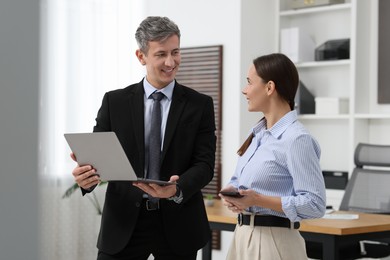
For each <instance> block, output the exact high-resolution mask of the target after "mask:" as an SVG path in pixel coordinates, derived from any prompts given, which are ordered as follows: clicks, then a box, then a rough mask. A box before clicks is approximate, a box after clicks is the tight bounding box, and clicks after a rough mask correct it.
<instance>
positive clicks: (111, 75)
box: [39, 0, 144, 260]
mask: <svg viewBox="0 0 390 260" xmlns="http://www.w3.org/2000/svg"><path fill="white" fill-rule="evenodd" d="M143 13H144V12H143V10H142V1H138V0H42V3H41V17H42V21H41V28H42V36H41V43H42V44H41V46H42V48H41V71H42V74H41V86H42V87H41V95H40V96H41V100H40V116H41V117H40V118H41V120H40V140H39V141H40V154H39V156H40V177H41V201H42V204H41V209H40V210H41V231H42V233H41V235H40V240H41V249H42V252H41V255H42V260H53V259H56V260H62V259H64V260H65V259H66V260H69V259H72V260H84V259H85V260H90V259H96V253H97V249H96V239H97V233H98V228H99V224H100V217H99V216H98V214H97V212H96V211H95V209H94V207H93V205H92V203H91V202H90V200H89V199H88V197H82V196H81V193H80V191H79V190H77V191H76V192H75V194H73V195H72V196H70V197H69V198H66V199H63V198H62V195H63V194H64V192H65V190H66V189H67V188H68V187H70V186H71V185H72V184H73V183H74V182H73V176H72V175H71V172H72V170H73V168H74V167H75V163H74V162H73V161H72V160H71V159H70V157H69V153H70V149H69V148H68V146H67V144H66V141H65V139H64V137H63V134H64V133H66V132H91V131H92V128H93V126H94V124H95V121H94V120H95V117H96V114H97V110H98V108H99V107H100V104H101V100H102V97H103V94H104V92H106V91H108V90H112V89H117V88H123V87H125V86H127V85H129V84H130V83H134V82H138V81H139V80H140V79H141V77H142V76H143V75H144V72H143V70H142V68H141V66H140V65H139V64H138V61H137V60H136V57H135V49H136V43H135V40H134V32H135V30H136V27H137V26H138V24H139V23H140V21H141V20H142V19H143V18H144V17H143ZM96 194H97V196H98V198H99V200H100V203H101V204H102V203H103V199H104V187H99V188H98V190H97V192H96Z"/></svg>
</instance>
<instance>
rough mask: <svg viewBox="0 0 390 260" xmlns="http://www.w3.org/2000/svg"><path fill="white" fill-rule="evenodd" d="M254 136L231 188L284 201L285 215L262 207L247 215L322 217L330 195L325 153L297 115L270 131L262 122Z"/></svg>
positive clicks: (299, 217) (297, 218) (283, 118)
mask: <svg viewBox="0 0 390 260" xmlns="http://www.w3.org/2000/svg"><path fill="white" fill-rule="evenodd" d="M252 133H253V135H254V137H253V140H252V142H251V144H250V146H249V147H248V149H247V151H246V152H245V153H244V154H243V155H242V156H241V157H239V159H238V162H237V167H236V171H235V173H234V175H233V176H232V178H231V180H230V182H229V184H230V185H232V186H234V187H236V188H239V189H253V190H254V191H256V192H257V193H259V194H264V195H268V196H278V197H281V201H282V208H283V212H284V214H283V213H281V212H277V211H274V210H271V209H268V208H262V207H250V208H248V209H247V211H249V212H253V213H258V214H266V215H275V216H281V217H287V218H288V219H290V221H292V222H295V221H300V220H301V219H307V218H318V217H322V216H323V215H324V213H325V208H326V193H325V184H324V178H323V175H322V171H321V168H320V163H319V161H320V155H321V149H320V146H319V144H318V143H317V141H316V140H315V139H314V138H313V137H312V136H311V135H310V134H309V133H308V131H307V130H306V129H305V127H304V126H303V125H302V124H301V123H300V122H299V121H298V120H297V113H296V111H295V110H293V111H291V112H289V113H287V114H286V115H285V116H284V117H282V118H281V119H280V120H279V121H278V122H277V123H276V124H275V125H274V126H272V127H271V128H270V129H266V120H265V119H262V120H261V121H260V122H259V123H258V124H257V125H256V126H254V127H253V128H252Z"/></svg>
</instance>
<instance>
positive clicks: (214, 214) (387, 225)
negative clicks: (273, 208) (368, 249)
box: [202, 200, 390, 260]
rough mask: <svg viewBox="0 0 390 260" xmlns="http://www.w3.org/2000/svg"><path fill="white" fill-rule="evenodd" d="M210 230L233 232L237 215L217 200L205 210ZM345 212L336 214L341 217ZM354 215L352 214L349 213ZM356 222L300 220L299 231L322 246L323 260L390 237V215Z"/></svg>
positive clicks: (207, 252) (206, 253)
mask: <svg viewBox="0 0 390 260" xmlns="http://www.w3.org/2000/svg"><path fill="white" fill-rule="evenodd" d="M206 210H207V216H208V219H209V223H210V227H211V229H213V230H223V231H234V228H235V225H236V223H237V215H236V214H234V213H232V212H231V211H229V210H228V209H227V208H226V207H225V206H223V205H222V203H221V201H220V200H216V201H215V204H214V206H212V207H206ZM339 213H345V212H335V213H333V214H339ZM348 213H351V212H348ZM354 214H358V215H359V219H355V220H339V219H337V220H336V219H307V220H303V221H301V227H300V228H299V231H300V232H301V234H302V236H303V237H304V239H305V241H307V242H317V243H321V244H322V259H324V260H338V259H340V257H339V248H341V247H342V246H343V245H346V244H350V243H354V242H358V241H360V240H365V239H381V238H390V215H379V214H363V213H354ZM202 259H203V260H211V244H210V243H209V244H208V245H207V246H205V247H204V248H203V252H202Z"/></svg>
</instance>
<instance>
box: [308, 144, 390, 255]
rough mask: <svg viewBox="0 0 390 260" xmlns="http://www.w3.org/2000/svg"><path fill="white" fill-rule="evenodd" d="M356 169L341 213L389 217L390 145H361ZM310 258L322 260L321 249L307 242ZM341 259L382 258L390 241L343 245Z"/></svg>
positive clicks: (357, 148)
mask: <svg viewBox="0 0 390 260" xmlns="http://www.w3.org/2000/svg"><path fill="white" fill-rule="evenodd" d="M354 161H355V169H354V170H353V172H352V175H351V178H350V180H349V181H348V184H347V187H346V188H345V193H344V196H343V199H342V201H341V205H340V208H339V210H342V211H355V212H362V213H377V214H390V145H373V144H365V143H359V144H358V145H357V147H356V149H355V154H354ZM306 247H307V254H308V256H309V257H310V258H315V259H320V258H321V256H322V246H320V245H319V244H316V243H306ZM339 253H340V256H341V259H344V260H347V259H359V258H381V257H386V256H389V255H390V238H386V239H383V240H376V241H371V240H363V241H359V242H355V241H351V243H349V244H346V245H343V246H342V247H341V249H340V252H339Z"/></svg>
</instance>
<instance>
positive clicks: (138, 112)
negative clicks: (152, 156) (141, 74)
mask: <svg viewBox="0 0 390 260" xmlns="http://www.w3.org/2000/svg"><path fill="white" fill-rule="evenodd" d="M129 106H130V115H131V124H132V125H133V129H134V134H135V139H136V140H135V141H136V143H137V148H138V151H139V153H140V155H141V158H142V163H143V164H142V165H144V162H145V137H144V128H145V123H144V120H145V118H144V89H143V83H142V81H141V82H140V83H138V85H137V86H136V87H134V88H133V89H132V92H131V94H130V96H129Z"/></svg>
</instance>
